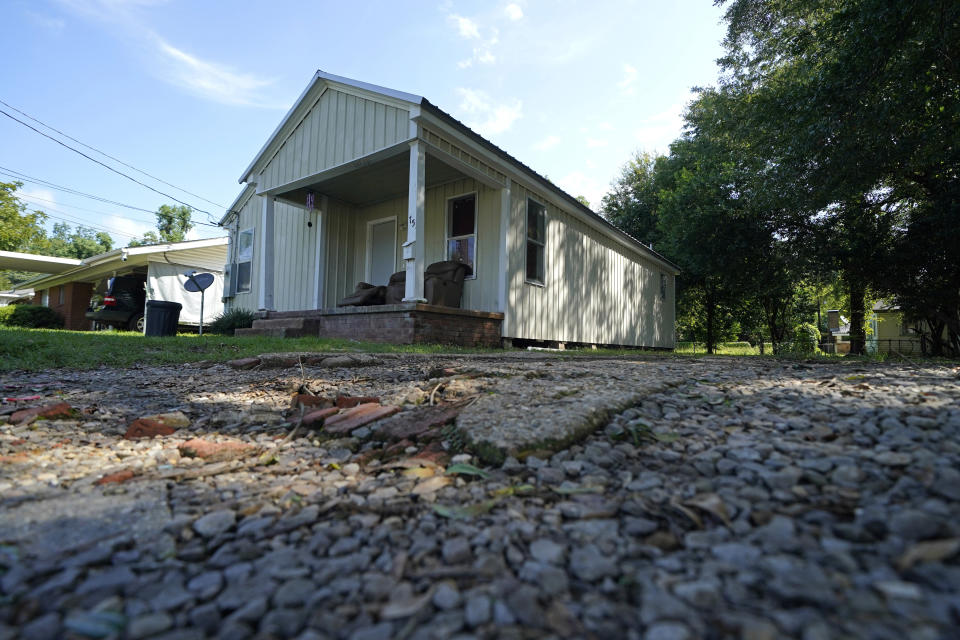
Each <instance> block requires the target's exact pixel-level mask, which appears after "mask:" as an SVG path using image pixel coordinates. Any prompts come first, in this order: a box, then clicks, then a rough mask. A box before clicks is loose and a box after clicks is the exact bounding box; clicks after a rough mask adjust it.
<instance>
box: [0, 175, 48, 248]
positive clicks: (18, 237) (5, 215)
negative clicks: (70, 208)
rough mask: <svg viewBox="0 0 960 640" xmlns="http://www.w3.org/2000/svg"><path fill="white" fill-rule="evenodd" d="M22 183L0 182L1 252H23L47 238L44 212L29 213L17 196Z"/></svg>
mask: <svg viewBox="0 0 960 640" xmlns="http://www.w3.org/2000/svg"><path fill="white" fill-rule="evenodd" d="M22 186H23V183H22V182H0V251H23V250H25V249H27V248H29V247H30V246H31V245H33V244H36V243H38V242H42V241H43V240H44V239H45V238H46V232H45V231H44V229H43V222H44V221H45V220H46V219H47V215H46V214H45V213H43V212H42V211H32V212H28V211H27V205H26V204H24V203H23V202H22V201H21V200H20V199H19V198H18V197H17V196H16V191H17V189H19V188H20V187H22Z"/></svg>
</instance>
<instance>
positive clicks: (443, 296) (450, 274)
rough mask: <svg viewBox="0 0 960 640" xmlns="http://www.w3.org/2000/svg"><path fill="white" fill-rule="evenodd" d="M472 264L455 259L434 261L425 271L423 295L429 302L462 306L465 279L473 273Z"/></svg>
mask: <svg viewBox="0 0 960 640" xmlns="http://www.w3.org/2000/svg"><path fill="white" fill-rule="evenodd" d="M472 273H473V270H472V269H471V268H470V265H468V264H464V263H462V262H457V261H455V260H446V261H444V262H434V263H433V264H431V265H430V266H429V267H427V270H426V271H424V272H423V296H424V297H425V298H426V299H427V304H435V305H440V306H442V307H458V308H459V307H460V302H461V300H462V299H463V279H464V278H466V277H467V276H469V275H471V274H472Z"/></svg>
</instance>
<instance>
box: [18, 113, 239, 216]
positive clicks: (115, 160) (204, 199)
mask: <svg viewBox="0 0 960 640" xmlns="http://www.w3.org/2000/svg"><path fill="white" fill-rule="evenodd" d="M0 104H2V105H4V106H5V107H7V108H8V109H12V110H14V111H16V112H17V113H19V114H20V115H22V116H23V117H25V118H28V119H30V120H33V121H34V122H36V123H37V124H39V125H41V126H44V127H46V128H47V129H50V130H51V131H56V132H57V133H59V134H60V135H62V136H63V137H64V138H66V139H67V140H72V141H73V142H76V143H77V144H79V145H81V146H83V147H86V148H87V149H90V150H91V151H96V152H97V153H99V154H100V155H102V156H104V157H106V158H110V159H111V160H113V161H114V162H116V163H118V164H122V165H123V166H125V167H127V168H128V169H133V170H134V171H136V172H137V173H142V174H143V175H145V176H147V177H148V178H153V179H154V180H156V181H157V182H160V183H162V184H165V185H167V186H168V187H173V188H174V189H176V190H177V191H182V192H184V193H186V194H187V195H191V196H193V197H194V198H199V199H200V200H203V201H204V202H209V203H210V204H212V205H213V206H215V207H220V208H221V209H226V207H225V206H223V205H222V204H217V203H216V202H214V201H212V200H207V199H206V198H204V197H203V196H199V195H197V194H195V193H191V192H190V191H187V190H186V189H184V188H183V187H178V186H177V185H175V184H171V183H169V182H167V181H166V180H163V179H162V178H158V177H157V176H155V175H152V174H150V173H147V172H146V171H144V170H143V169H138V168H136V167H135V166H133V165H132V164H127V163H126V162H124V161H123V160H120V159H119V158H115V157H113V156H112V155H110V154H109V153H106V152H105V151H100V149H97V148H96V147H91V146H90V145H89V144H87V143H85V142H82V141H80V140H77V139H76V138H74V137H73V136H70V135H68V134H66V133H64V132H63V131H60V130H59V129H57V128H55V127H51V126H50V125H48V124H47V123H46V122H43V121H42V120H38V119H37V118H34V117H33V116H31V115H30V114H29V113H25V112H23V111H21V110H20V109H17V108H16V107H15V106H13V105H11V104H8V103H6V102H4V101H3V100H0ZM204 213H206V212H204Z"/></svg>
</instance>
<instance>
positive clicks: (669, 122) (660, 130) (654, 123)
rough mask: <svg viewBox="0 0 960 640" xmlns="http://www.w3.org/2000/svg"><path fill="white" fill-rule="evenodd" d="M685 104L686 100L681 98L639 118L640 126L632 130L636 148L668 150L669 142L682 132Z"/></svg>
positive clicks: (652, 150) (665, 151) (658, 150)
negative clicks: (648, 115) (658, 110)
mask: <svg viewBox="0 0 960 640" xmlns="http://www.w3.org/2000/svg"><path fill="white" fill-rule="evenodd" d="M686 105H687V101H686V100H683V101H680V102H677V103H676V104H674V105H672V106H671V107H670V108H668V109H665V110H663V111H661V112H660V113H657V114H654V115H652V116H650V117H649V118H646V119H644V120H641V121H640V126H639V127H637V128H636V129H634V131H633V136H634V138H635V139H636V140H637V142H638V145H637V146H638V148H640V149H643V150H644V151H650V152H654V151H657V152H660V153H667V152H668V151H669V150H670V143H671V142H673V141H674V140H676V139H677V137H679V136H680V134H681V133H682V132H683V111H684V109H685V108H686Z"/></svg>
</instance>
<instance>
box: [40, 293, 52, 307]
mask: <svg viewBox="0 0 960 640" xmlns="http://www.w3.org/2000/svg"><path fill="white" fill-rule="evenodd" d="M40 304H42V305H43V306H45V307H49V306H50V289H44V290H43V292H42V293H41V294H40Z"/></svg>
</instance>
